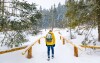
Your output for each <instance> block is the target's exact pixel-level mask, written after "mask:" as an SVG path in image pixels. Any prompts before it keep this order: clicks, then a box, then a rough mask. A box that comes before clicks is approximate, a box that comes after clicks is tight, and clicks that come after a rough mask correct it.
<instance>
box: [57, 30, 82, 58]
mask: <svg viewBox="0 0 100 63" xmlns="http://www.w3.org/2000/svg"><path fill="white" fill-rule="evenodd" d="M58 33H59V34H60V39H62V44H63V45H64V44H65V42H67V43H70V44H71V45H72V46H74V56H76V57H78V49H79V50H81V49H80V48H79V47H78V46H76V45H75V44H73V43H72V42H71V41H69V40H68V39H66V38H65V37H63V36H62V35H61V33H60V32H58ZM81 51H82V50H81Z"/></svg>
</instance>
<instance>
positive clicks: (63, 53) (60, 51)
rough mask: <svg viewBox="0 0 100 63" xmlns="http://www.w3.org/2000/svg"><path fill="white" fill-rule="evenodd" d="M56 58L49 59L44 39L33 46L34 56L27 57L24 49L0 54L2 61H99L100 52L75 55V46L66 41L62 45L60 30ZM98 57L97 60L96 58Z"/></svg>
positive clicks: (40, 62) (72, 62)
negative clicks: (23, 53)
mask: <svg viewBox="0 0 100 63" xmlns="http://www.w3.org/2000/svg"><path fill="white" fill-rule="evenodd" d="M55 36H56V39H57V40H56V45H55V58H54V59H50V61H47V47H46V46H45V42H44V39H42V40H41V44H38V43H37V44H36V45H35V46H33V48H32V49H33V50H32V51H33V54H32V55H33V58H31V59H27V58H26V55H22V54H21V53H22V52H23V50H20V51H16V52H11V53H7V54H2V55H0V63H90V62H91V63H99V62H100V53H98V55H86V54H83V55H79V57H74V53H73V47H72V46H71V45H70V44H68V43H66V44H65V45H62V42H61V40H60V38H59V35H58V32H55ZM94 59H96V60H94Z"/></svg>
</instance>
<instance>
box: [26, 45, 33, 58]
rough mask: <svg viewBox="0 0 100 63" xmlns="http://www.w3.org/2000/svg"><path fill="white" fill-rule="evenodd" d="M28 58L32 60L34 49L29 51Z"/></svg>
mask: <svg viewBox="0 0 100 63" xmlns="http://www.w3.org/2000/svg"><path fill="white" fill-rule="evenodd" d="M27 58H29V59H30V58H32V47H31V48H30V49H29V50H28V54H27Z"/></svg>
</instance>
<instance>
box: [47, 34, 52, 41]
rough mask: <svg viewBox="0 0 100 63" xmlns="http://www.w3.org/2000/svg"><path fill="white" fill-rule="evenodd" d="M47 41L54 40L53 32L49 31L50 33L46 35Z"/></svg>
mask: <svg viewBox="0 0 100 63" xmlns="http://www.w3.org/2000/svg"><path fill="white" fill-rule="evenodd" d="M46 41H47V42H51V41H52V34H51V33H48V34H47V35H46Z"/></svg>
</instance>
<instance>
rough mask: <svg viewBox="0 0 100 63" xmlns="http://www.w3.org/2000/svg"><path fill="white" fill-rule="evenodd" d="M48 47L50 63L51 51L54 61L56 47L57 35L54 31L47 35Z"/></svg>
mask: <svg viewBox="0 0 100 63" xmlns="http://www.w3.org/2000/svg"><path fill="white" fill-rule="evenodd" d="M45 40H46V46H47V55H48V59H47V60H48V61H49V60H50V49H51V51H52V59H53V58H54V47H55V35H54V33H53V32H52V30H49V32H48V33H47V35H46V38H45Z"/></svg>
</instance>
